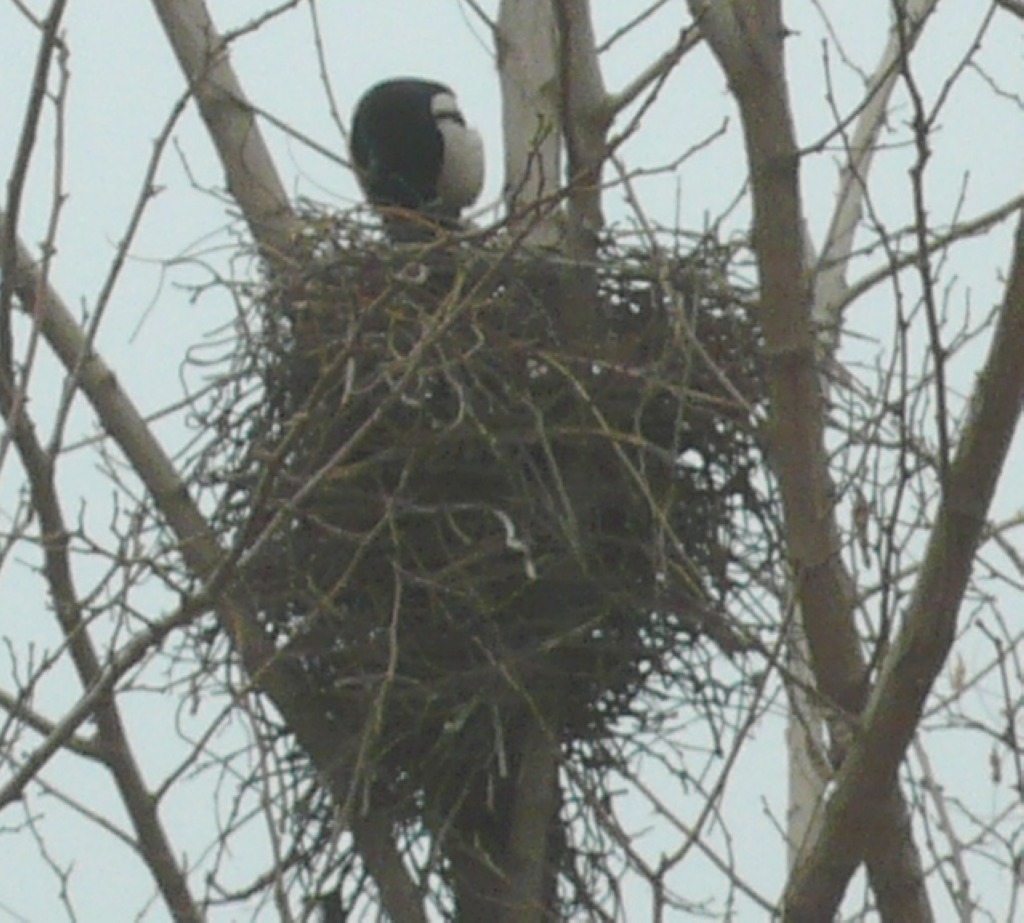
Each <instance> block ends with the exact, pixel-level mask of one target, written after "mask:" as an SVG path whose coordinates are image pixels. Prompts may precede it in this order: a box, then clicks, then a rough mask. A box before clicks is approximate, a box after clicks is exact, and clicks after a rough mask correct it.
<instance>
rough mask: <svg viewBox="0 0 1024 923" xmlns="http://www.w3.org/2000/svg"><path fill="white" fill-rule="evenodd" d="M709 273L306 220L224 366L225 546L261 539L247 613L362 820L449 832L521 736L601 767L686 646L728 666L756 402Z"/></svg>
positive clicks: (678, 264)
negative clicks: (434, 819) (271, 641)
mask: <svg viewBox="0 0 1024 923" xmlns="http://www.w3.org/2000/svg"><path fill="white" fill-rule="evenodd" d="M733 258H734V257H733V251H732V250H731V249H730V248H728V247H726V246H722V245H719V244H717V243H716V242H714V241H711V240H703V241H700V242H698V243H697V244H696V245H695V246H694V247H693V249H692V250H691V251H690V252H687V253H685V254H683V255H674V256H673V255H671V254H666V253H657V254H655V253H651V252H647V251H644V250H642V249H637V248H630V247H626V246H620V245H614V244H609V245H608V246H607V247H606V248H605V249H604V251H603V253H602V259H601V263H600V267H593V266H590V267H579V266H572V265H568V264H566V263H564V262H560V261H558V260H553V259H551V258H548V257H540V256H536V257H530V256H528V255H526V254H525V253H522V254H520V253H509V252H507V251H506V250H503V249H502V247H501V246H500V245H498V244H495V243H489V244H481V245H479V246H477V245H473V244H470V243H466V242H462V243H459V244H457V245H456V244H451V243H449V244H448V245H446V246H443V245H435V246H430V247H424V248H423V249H422V250H420V251H417V250H415V249H410V248H408V247H406V248H397V247H392V246H389V245H388V244H386V243H382V242H381V241H380V240H379V239H376V240H375V239H373V238H370V237H367V236H366V234H365V232H362V231H359V230H358V229H355V228H353V227H351V226H349V225H347V224H346V223H345V222H344V221H342V220H340V219H339V220H328V219H324V218H322V217H318V216H310V222H309V232H308V239H307V240H306V241H305V242H304V244H303V248H302V250H301V255H300V256H299V257H298V258H297V259H296V261H295V264H294V271H293V272H291V273H284V274H281V275H279V276H278V277H276V278H275V279H274V280H273V281H272V282H271V283H269V284H268V285H267V286H266V287H265V288H263V289H262V290H261V291H260V292H259V294H258V295H257V297H256V299H255V301H256V305H255V307H256V311H255V322H254V323H253V324H252V325H251V328H250V329H249V330H248V331H247V335H246V336H245V338H244V340H243V342H242V343H241V347H240V349H241V350H242V351H243V354H242V356H241V358H240V368H241V370H242V371H241V374H243V375H244V376H248V378H249V380H251V381H255V382H258V385H259V391H260V397H259V400H258V401H250V402H248V403H247V404H245V405H244V406H243V405H239V406H238V407H235V408H233V409H232V413H231V414H229V415H227V416H226V417H225V420H230V423H229V424H227V423H226V424H224V428H223V431H222V433H221V435H222V436H223V437H224V438H223V440H222V442H221V456H222V459H221V461H220V465H221V467H222V470H227V471H228V484H229V489H228V502H227V503H226V504H225V505H224V507H223V510H224V512H223V514H222V523H221V525H222V526H223V527H224V528H225V529H226V530H231V531H232V532H233V533H234V534H235V535H236V536H238V535H244V536H247V537H248V539H247V540H258V547H257V551H256V553H255V554H254V555H252V556H251V558H250V559H249V563H248V565H247V570H246V573H245V574H244V584H245V586H246V587H247V588H248V591H249V592H250V593H251V595H252V599H253V600H254V601H255V604H256V607H257V609H258V611H259V612H260V614H261V617H262V619H263V620H264V623H265V627H266V630H267V631H268V632H269V633H270V634H271V635H272V636H273V637H274V638H275V639H276V641H277V644H278V647H279V649H280V650H281V652H282V656H289V657H294V658H295V660H296V661H297V662H298V663H300V664H301V667H302V669H303V670H304V671H305V672H306V674H307V676H308V677H309V681H310V686H311V688H312V689H313V690H315V695H316V696H317V697H318V698H319V699H320V702H319V704H320V706H321V707H327V708H329V709H330V710H331V711H332V712H333V713H334V714H336V715H337V716H338V717H339V719H340V723H341V724H343V725H344V726H346V727H349V728H354V729H357V731H358V733H357V734H356V736H355V739H354V740H353V743H352V747H351V759H352V768H353V771H355V770H356V769H358V770H359V772H360V786H361V793H362V794H361V797H362V798H364V799H366V801H367V802H372V803H373V804H375V805H377V806H384V807H390V808H392V809H393V810H394V811H395V813H396V816H399V817H401V816H404V815H405V814H406V812H409V813H412V812H413V811H419V810H422V809H423V807H424V804H425V805H426V808H427V809H428V810H430V809H433V810H438V811H442V812H445V811H447V810H448V809H449V808H450V807H451V806H452V804H454V802H455V800H457V798H458V797H459V794H458V793H459V792H464V791H465V788H466V786H467V785H472V784H474V783H473V780H474V779H475V780H478V781H479V780H481V779H485V778H491V779H493V778H497V777H499V776H501V775H503V774H506V775H507V773H508V772H509V771H510V770H509V767H508V761H509V759H510V757H509V750H510V749H514V741H515V737H516V734H517V728H518V727H519V724H520V722H521V719H522V717H523V716H524V715H525V714H527V713H529V714H530V715H531V716H532V717H533V718H534V719H536V718H538V717H539V718H540V719H541V720H542V721H543V722H544V724H545V726H546V727H549V728H550V729H552V732H553V733H555V734H557V735H558V736H559V739H561V740H562V741H564V742H565V743H566V744H567V745H570V744H572V743H574V742H578V741H595V740H600V739H601V738H602V737H604V736H606V735H608V734H609V733H610V732H611V729H612V726H613V725H614V723H615V722H616V721H617V720H619V719H620V718H622V717H623V716H624V715H627V714H629V713H630V709H631V707H633V705H634V703H635V701H636V699H637V696H638V695H639V694H640V693H641V692H642V691H643V690H644V689H647V688H649V687H651V686H652V684H659V683H661V684H664V683H670V682H673V681H674V680H675V679H676V678H677V674H678V673H679V671H681V670H685V662H686V654H685V651H686V648H687V645H689V644H691V643H693V642H694V641H695V640H696V639H700V638H711V639H712V641H713V643H715V644H717V645H719V646H720V647H723V648H725V649H726V650H730V651H731V650H736V649H737V648H738V647H740V646H741V645H742V641H741V640H740V639H739V636H738V634H737V633H736V632H735V631H734V630H733V628H732V627H731V625H730V622H729V620H728V619H727V618H726V617H725V616H724V614H723V613H724V611H725V603H726V602H727V600H728V597H729V594H730V592H731V591H732V589H733V581H734V580H735V579H736V576H737V573H738V571H737V569H736V564H737V562H736V559H735V557H736V555H735V551H734V550H733V545H732V542H731V532H732V524H733V522H734V521H735V518H736V516H737V514H738V512H740V511H743V510H746V511H753V512H754V513H755V514H759V513H760V511H761V505H762V499H761V497H760V494H759V492H758V490H756V489H755V471H756V469H757V468H758V466H759V452H758V449H757V444H756V439H755V435H754V432H753V426H752V420H753V418H754V416H755V411H756V409H757V407H758V405H759V404H760V403H761V401H762V398H763V394H764V389H763V386H762V381H761V374H760V369H759V366H758V362H757V356H758V349H757V338H758V334H757V331H756V329H755V326H754V324H753V322H752V320H751V314H750V312H749V310H748V307H747V301H748V297H749V293H748V292H747V291H745V290H743V289H742V288H738V287H737V286H736V285H735V284H734V283H733V282H732V281H731V280H732V277H733V275H734V271H733V267H732V261H733ZM581 299H583V300H581ZM581 306H582V307H583V308H584V309H585V310H586V311H589V312H591V315H592V316H591V318H590V322H589V324H588V325H585V327H586V330H587V331H588V332H587V334H586V337H581V336H580V333H579V327H578V325H577V328H576V329H575V332H574V331H573V330H570V329H568V327H567V325H566V323H565V322H564V320H565V316H564V315H565V312H567V311H569V310H574V311H576V312H577V316H578V313H579V309H580V308H581ZM587 337H589V338H590V339H589V340H588V339H587ZM224 455H227V456H228V457H227V459H226V462H227V463H226V464H225V460H224V457H223V456H224Z"/></svg>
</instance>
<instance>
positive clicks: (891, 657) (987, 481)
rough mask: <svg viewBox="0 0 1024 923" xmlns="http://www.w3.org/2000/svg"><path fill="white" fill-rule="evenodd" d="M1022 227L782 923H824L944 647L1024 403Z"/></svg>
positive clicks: (950, 636)
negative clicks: (888, 631)
mask: <svg viewBox="0 0 1024 923" xmlns="http://www.w3.org/2000/svg"><path fill="white" fill-rule="evenodd" d="M1022 343H1024V219H1022V220H1021V221H1020V222H1019V223H1018V227H1017V234H1016V239H1015V242H1014V251H1013V260H1012V270H1011V274H1010V278H1009V282H1008V285H1007V291H1006V296H1005V298H1004V301H1003V304H1002V307H1001V309H1000V313H999V319H998V322H997V326H996V329H995V333H994V334H993V338H992V344H991V347H990V350H989V354H988V358H987V360H986V362H985V365H984V368H983V371H982V372H981V374H980V375H979V376H978V382H977V386H976V388H975V391H974V394H973V396H972V399H971V404H970V412H969V416H968V419H967V422H966V423H965V425H964V428H963V431H962V434H961V437H960V443H959V446H958V448H957V450H956V452H955V454H954V456H953V460H952V462H951V464H950V468H949V476H948V479H947V483H946V489H945V492H944V495H943V498H942V502H941V503H940V505H939V509H938V512H937V515H936V518H935V525H934V527H933V529H932V533H931V537H930V539H929V542H928V547H927V550H926V552H925V557H924V564H923V567H922V569H921V572H920V574H919V576H918V579H917V581H916V584H915V587H914V592H913V595H912V597H911V601H910V607H909V610H908V612H907V617H906V623H905V625H904V627H903V629H902V630H901V631H900V633H899V635H898V637H897V639H896V641H895V643H894V644H893V645H892V648H891V650H890V652H889V654H888V656H887V657H886V659H885V662H884V663H883V665H882V670H881V675H880V677H879V680H878V683H877V684H876V686H875V688H874V690H873V691H872V693H871V697H870V699H869V701H868V704H867V707H866V708H865V711H864V718H863V725H862V730H861V733H860V734H859V735H858V737H857V738H856V739H855V740H854V742H853V744H852V746H851V748H850V751H849V753H848V754H847V757H846V760H845V762H844V763H843V766H842V768H841V769H840V772H839V775H838V777H837V779H836V788H835V791H834V794H833V796H832V798H831V799H830V800H829V803H828V805H827V807H826V815H825V821H824V823H823V825H822V827H821V830H820V834H819V836H818V837H817V838H816V840H815V842H813V843H812V844H811V845H810V847H809V848H808V849H807V850H806V852H805V856H806V859H805V861H804V862H803V863H802V864H801V865H800V866H799V867H798V868H797V870H796V872H795V873H794V876H793V878H792V880H791V882H790V885H789V887H788V888H787V891H786V908H787V910H786V912H787V919H792V920H821V919H828V918H829V916H830V914H831V913H832V912H834V911H835V909H836V908H838V906H839V902H840V900H841V898H842V894H843V891H844V890H845V888H846V884H847V882H848V881H849V878H850V876H851V875H852V874H853V871H854V869H855V867H856V864H857V860H856V857H857V856H858V855H859V854H860V851H861V850H862V849H863V848H864V846H865V841H866V838H867V837H868V836H869V835H870V833H871V825H870V824H866V823H865V822H864V821H865V805H868V804H872V803H874V802H876V800H878V799H880V798H884V797H885V794H886V792H887V791H888V790H889V789H890V788H891V786H893V785H894V784H895V781H896V774H897V771H898V769H899V766H900V763H901V762H902V761H903V758H904V756H905V754H906V751H907V747H908V746H909V744H910V741H911V739H912V738H913V735H914V731H915V729H916V728H917V723H918V721H919V719H920V716H921V713H922V710H923V708H924V702H925V699H926V698H927V696H928V694H929V693H930V692H931V689H932V685H933V684H934V682H935V679H936V677H937V676H938V674H939V671H940V670H941V669H942V666H943V664H944V663H945V662H946V657H947V655H948V654H949V650H950V648H951V646H952V644H953V639H954V636H955V633H956V622H957V613H958V611H959V609H960V604H961V601H962V600H963V595H964V590H965V588H966V586H967V580H968V578H969V576H970V573H971V568H972V565H973V561H974V555H975V552H976V551H977V548H978V545H979V542H980V541H981V538H982V536H983V534H984V530H985V524H986V517H987V514H988V510H989V506H990V504H991V502H992V496H993V494H994V493H995V488H996V484H997V482H998V480H999V476H1000V474H1001V472H1002V469H1003V465H1004V463H1005V461H1006V456H1007V453H1008V452H1009V448H1010V442H1011V439H1012V436H1013V433H1014V431H1015V429H1016V426H1017V424H1018V422H1019V419H1020V414H1021V407H1022V403H1024V356H1022V350H1021V344H1022Z"/></svg>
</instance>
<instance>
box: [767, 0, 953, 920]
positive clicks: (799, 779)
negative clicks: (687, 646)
mask: <svg viewBox="0 0 1024 923" xmlns="http://www.w3.org/2000/svg"><path fill="white" fill-rule="evenodd" d="M937 2H938V0H911V2H908V3H906V5H905V9H904V12H903V17H902V21H897V19H896V17H894V18H893V23H892V27H891V30H890V35H889V40H888V42H887V44H886V47H885V49H884V50H883V51H882V55H881V58H880V60H879V63H878V64H877V66H876V67H875V70H874V72H873V74H872V76H871V78H870V80H868V82H867V85H866V88H865V93H864V97H865V103H864V106H863V108H862V109H861V111H860V114H859V116H858V117H857V120H856V122H855V123H854V126H853V131H852V132H851V133H850V135H849V140H848V141H846V143H845V150H846V157H845V162H844V164H843V167H842V169H841V171H840V177H839V188H838V192H837V196H836V203H835V207H834V208H833V210H832V217H831V220H830V221H829V226H828V231H827V233H826V236H825V242H824V245H823V247H822V251H821V254H820V256H818V257H816V258H814V257H811V258H809V259H808V266H810V267H813V289H812V291H813V295H812V299H813V300H812V306H811V319H812V323H813V325H814V327H815V330H816V333H817V335H818V340H819V345H820V349H821V351H822V358H823V359H824V360H825V361H826V362H828V363H832V362H834V361H835V352H836V350H837V349H838V346H839V340H840V336H841V332H842V310H843V307H844V306H845V304H846V303H847V296H848V293H849V279H848V272H849V261H850V255H851V253H852V251H853V245H854V239H855V235H856V232H857V229H858V227H859V226H860V222H861V219H862V217H863V213H864V203H865V196H866V194H867V188H868V181H869V176H870V172H871V166H872V164H873V162H874V157H875V153H876V151H877V146H878V140H879V136H880V134H881V132H882V129H883V128H884V126H885V120H886V115H887V113H888V111H889V103H890V100H891V98H892V94H893V90H894V89H895V88H896V86H897V84H898V82H899V62H900V58H901V56H903V55H904V54H906V53H907V52H908V51H909V50H910V49H912V48H913V47H914V46H915V45H916V43H917V40H918V38H919V37H920V35H921V34H922V32H923V29H924V26H925V24H926V22H927V21H928V18H929V17H930V15H931V13H932V12H933V11H934V9H935V7H936V5H937ZM844 134H845V133H844ZM822 387H823V388H826V389H827V388H828V382H827V376H823V377H822ZM799 621H801V620H800V619H797V620H795V622H794V626H793V630H794V637H793V641H792V644H791V646H790V670H791V672H792V673H793V675H794V677H796V678H797V679H798V680H799V682H798V683H797V684H795V686H796V688H794V689H793V690H792V691H791V692H790V697H791V705H790V708H791V713H790V719H789V726H788V730H787V750H788V753H789V778H790V797H789V809H788V812H787V818H786V819H787V841H788V845H789V852H790V866H791V867H792V866H793V865H795V862H796V859H797V857H798V855H799V854H800V850H801V846H802V844H803V843H804V842H805V841H807V839H808V837H809V836H811V835H812V833H814V831H815V830H816V824H817V823H818V822H819V821H820V819H821V812H820V810H819V809H820V807H821V803H822V800H823V797H824V792H825V785H826V783H827V782H828V779H829V776H830V774H831V773H830V772H829V769H828V767H827V765H825V763H824V754H825V748H824V747H823V746H822V741H821V734H820V728H821V724H822V722H823V721H827V713H826V712H825V711H823V710H822V709H821V708H820V707H819V705H818V703H816V702H815V700H814V698H813V696H810V695H807V694H805V693H804V692H803V691H802V689H801V687H800V682H807V681H808V680H811V679H812V678H813V671H812V670H811V669H810V664H809V663H808V661H807V657H808V654H809V652H808V651H807V647H806V636H805V634H804V632H803V628H802V625H800V624H797V623H798V622H799ZM901 816H902V817H903V820H902V822H901V823H902V824H905V823H906V815H905V812H903V811H901ZM902 842H903V844H904V845H903V847H902V849H901V851H900V852H899V853H898V854H895V855H898V857H899V860H898V862H890V863H888V865H887V868H888V869H889V874H888V875H886V876H885V878H884V879H876V882H875V883H876V886H879V887H881V888H882V896H881V897H880V906H881V907H882V909H883V912H885V913H886V914H887V916H888V917H890V918H898V915H899V914H903V913H907V912H908V911H907V909H906V905H905V902H904V901H903V900H894V901H890V900H888V899H886V897H885V894H887V893H889V888H888V887H886V886H884V885H883V884H882V881H883V880H885V881H891V883H892V888H893V889H894V892H893V893H898V892H899V891H900V890H902V888H903V887H905V886H906V885H905V883H907V882H917V883H918V884H917V885H916V887H918V888H923V881H924V876H923V873H922V870H921V864H920V856H919V855H918V853H917V850H916V849H914V848H913V844H912V842H911V841H910V839H909V837H904V838H903V839H902ZM900 882H903V883H904V884H900ZM923 903H924V902H923V900H920V899H919V900H918V901H917V904H918V910H917V912H918V913H921V912H923Z"/></svg>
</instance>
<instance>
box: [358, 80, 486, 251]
mask: <svg viewBox="0 0 1024 923" xmlns="http://www.w3.org/2000/svg"><path fill="white" fill-rule="evenodd" d="M351 150H352V160H353V162H354V163H355V167H356V175H357V177H358V179H359V184H360V186H362V188H363V192H364V193H365V194H366V198H367V199H368V200H369V202H370V204H371V205H374V206H377V207H378V208H382V209H405V210H407V211H410V212H416V213H418V214H419V215H422V216H424V217H425V218H427V219H428V221H429V222H431V223H435V224H440V225H443V226H446V227H455V226H457V225H458V220H459V216H460V214H461V213H462V210H463V209H464V208H466V207H467V206H469V205H472V204H473V203H474V202H475V201H476V200H477V197H478V196H479V195H480V190H481V188H482V187H483V182H484V149H483V142H482V141H481V140H480V135H479V134H478V133H477V132H476V131H475V130H474V129H472V128H470V127H469V126H468V125H467V124H466V120H465V118H464V116H463V115H462V111H461V110H460V109H459V104H458V101H457V100H456V98H455V94H454V93H453V92H452V91H451V89H450V88H449V87H446V86H445V85H444V84H441V83H434V82H432V81H429V80H418V79H415V78H412V77H406V78H401V79H398V80H388V81H385V82H384V83H378V84H377V85H376V86H374V87H371V88H370V89H369V90H367V92H366V93H365V94H364V95H363V98H362V99H361V100H359V104H358V105H357V106H356V111H355V115H354V116H353V119H352V133H351ZM385 219H386V220H387V221H388V223H389V229H390V230H391V231H392V233H394V231H395V229H396V225H395V222H396V221H397V222H398V224H399V227H401V226H402V225H409V224H410V223H415V221H414V220H413V221H412V222H410V221H408V220H407V221H402V220H401V216H395V215H388V214H386V215H385Z"/></svg>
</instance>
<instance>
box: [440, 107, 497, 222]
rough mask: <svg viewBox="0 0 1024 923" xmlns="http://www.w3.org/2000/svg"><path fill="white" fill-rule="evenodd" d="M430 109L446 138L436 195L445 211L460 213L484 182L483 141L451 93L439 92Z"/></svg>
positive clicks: (477, 194) (474, 198)
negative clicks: (467, 122)
mask: <svg viewBox="0 0 1024 923" xmlns="http://www.w3.org/2000/svg"><path fill="white" fill-rule="evenodd" d="M430 108H431V111H432V112H433V115H434V120H435V121H436V122H437V127H438V129H439V130H440V132H441V138H442V139H443V142H444V153H443V155H442V158H441V172H440V173H439V174H438V177H437V198H438V200H439V201H440V203H441V206H442V207H443V208H444V209H445V210H446V211H454V212H456V213H458V212H459V211H461V210H462V209H463V208H465V207H466V206H467V205H472V204H473V203H474V202H475V201H476V199H477V196H479V195H480V190H481V189H483V185H484V145H483V141H482V140H481V138H480V135H479V133H478V132H477V131H476V130H474V129H472V128H470V127H469V126H468V125H466V120H465V119H464V118H463V116H462V112H461V111H460V110H459V104H458V103H457V102H456V100H455V97H454V96H452V95H451V94H450V93H438V94H437V96H435V97H434V98H433V100H431V107H430Z"/></svg>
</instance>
